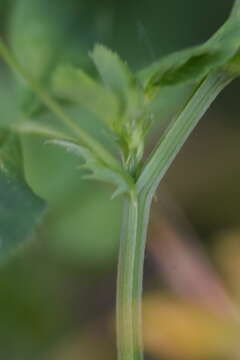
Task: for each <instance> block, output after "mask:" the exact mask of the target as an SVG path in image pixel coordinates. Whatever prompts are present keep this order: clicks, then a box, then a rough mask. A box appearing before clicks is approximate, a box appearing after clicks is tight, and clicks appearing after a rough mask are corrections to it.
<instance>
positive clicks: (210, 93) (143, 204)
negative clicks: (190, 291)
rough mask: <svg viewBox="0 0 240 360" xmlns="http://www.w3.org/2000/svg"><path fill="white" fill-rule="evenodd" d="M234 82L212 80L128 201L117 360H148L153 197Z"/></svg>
mask: <svg viewBox="0 0 240 360" xmlns="http://www.w3.org/2000/svg"><path fill="white" fill-rule="evenodd" d="M231 80H232V78H231V76H229V75H228V74H225V73H215V74H212V75H210V76H208V77H207V78H206V79H205V80H204V81H203V82H202V83H201V84H200V85H199V87H198V88H197V89H196V91H195V92H194V94H193V96H192V97H191V98H190V99H189V101H188V102H187V104H186V105H185V107H184V109H183V110H182V111H181V113H180V114H179V116H178V117H177V118H176V119H175V121H173V123H172V125H171V126H170V127H169V129H168V130H167V132H166V135H165V136H164V137H163V138H162V139H161V141H160V143H159V144H158V146H157V147H156V150H155V151H154V152H153V154H152V156H151V157H150V159H149V161H148V162H147V164H146V166H145V168H144V170H143V172H142V174H141V175H140V177H139V180H138V182H137V196H136V200H135V201H133V200H132V199H131V198H130V197H129V198H128V199H127V200H126V203H125V211H124V216H125V220H124V224H123V230H122V238H121V246H120V253H119V266H118V291H117V335H118V336H117V337H118V360H143V359H144V355H143V346H142V311H141V299H142V288H143V268H144V254H145V247H146V237H147V228H148V223H149V215H150V207H151V202H152V198H153V196H154V193H155V191H156V189H157V186H158V185H159V183H160V181H161V179H162V178H163V176H164V174H165V173H166V171H167V169H168V168H169V166H170V165H171V163H172V162H173V160H174V158H175V156H176V155H177V153H178V152H179V150H180V149H181V147H182V146H183V144H184V143H185V141H186V139H187V137H188V136H189V135H190V133H191V132H192V130H193V129H194V128H195V126H196V125H197V123H198V122H199V120H200V119H201V117H202V116H203V115H204V113H205V112H206V111H207V109H208V108H209V106H210V105H211V104H212V102H213V101H214V100H215V98H216V96H217V95H218V94H219V93H220V92H221V90H222V89H223V88H224V87H225V86H227V85H228V84H229V83H230V82H231Z"/></svg>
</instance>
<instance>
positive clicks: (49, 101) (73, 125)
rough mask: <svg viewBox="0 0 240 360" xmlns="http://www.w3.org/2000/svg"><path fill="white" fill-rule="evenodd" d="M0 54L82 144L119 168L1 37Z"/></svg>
mask: <svg viewBox="0 0 240 360" xmlns="http://www.w3.org/2000/svg"><path fill="white" fill-rule="evenodd" d="M0 55H1V56H2V57H3V59H4V61H5V62H6V64H7V65H8V66H9V67H10V69H11V70H12V71H13V72H15V73H16V74H17V75H18V76H20V77H21V78H22V79H23V80H24V81H25V82H26V83H27V85H28V86H29V87H30V89H32V90H33V91H34V92H35V93H36V94H37V95H38V96H39V98H40V99H41V100H42V102H43V103H44V104H45V105H46V106H47V107H48V108H49V109H50V110H51V112H52V113H53V114H54V115H56V116H57V117H58V119H59V120H61V121H62V123H64V124H65V125H67V126H68V128H69V129H71V130H72V131H73V133H74V134H75V135H76V136H78V137H79V139H80V140H81V142H82V144H84V145H85V146H87V147H88V148H90V149H91V150H93V151H94V153H95V154H98V156H99V157H100V158H101V159H102V160H103V161H104V162H105V163H107V164H109V165H110V166H114V167H116V168H119V164H118V162H117V160H116V159H115V158H114V156H112V154H111V153H110V152H108V151H107V150H106V149H105V148H104V147H103V146H102V145H101V144H100V143H99V142H97V140H95V139H94V138H92V137H91V136H90V135H89V134H88V133H86V132H85V131H84V130H83V129H81V128H80V127H79V126H78V124H77V122H75V121H74V120H73V119H72V118H71V117H69V116H68V114H67V113H66V112H64V111H63V109H62V107H61V106H60V105H59V104H58V103H57V102H56V101H54V99H53V98H51V96H49V95H48V93H47V92H46V91H45V90H44V89H43V88H42V87H41V86H40V85H39V83H38V82H37V81H36V80H34V79H33V78H32V76H31V75H30V74H29V73H28V72H27V71H26V70H25V69H24V67H23V66H22V65H21V64H19V62H18V61H17V60H16V58H15V57H14V56H13V55H12V54H11V52H10V51H9V49H8V48H7V46H6V45H5V44H4V43H3V41H1V39H0Z"/></svg>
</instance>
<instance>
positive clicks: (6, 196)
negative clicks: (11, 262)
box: [0, 170, 45, 263]
mask: <svg viewBox="0 0 240 360" xmlns="http://www.w3.org/2000/svg"><path fill="white" fill-rule="evenodd" d="M44 209H45V202H44V201H43V200H41V199H40V198H39V197H38V196H36V195H35V194H34V193H33V192H32V191H31V189H30V188H29V187H28V186H27V184H26V183H24V182H22V181H20V180H19V179H18V178H16V177H15V176H11V175H10V174H9V173H8V172H5V171H3V170H0V263H3V262H5V261H6V260H7V259H8V257H9V256H10V255H11V254H12V253H13V252H15V251H16V249H17V248H19V247H21V246H22V245H23V244H24V242H25V241H26V240H29V238H30V237H31V235H32V233H33V231H34V228H35V226H36V225H37V224H38V223H39V221H40V219H41V216H42V214H43V211H44Z"/></svg>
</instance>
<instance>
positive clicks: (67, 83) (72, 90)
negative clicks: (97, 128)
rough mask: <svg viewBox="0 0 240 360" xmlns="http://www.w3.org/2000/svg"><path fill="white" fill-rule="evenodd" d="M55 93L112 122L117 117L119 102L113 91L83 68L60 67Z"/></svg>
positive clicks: (109, 122) (54, 84) (53, 83)
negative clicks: (103, 85) (99, 82)
mask: <svg viewBox="0 0 240 360" xmlns="http://www.w3.org/2000/svg"><path fill="white" fill-rule="evenodd" d="M52 88H53V89H52V90H53V93H54V95H57V96H60V97H61V98H63V99H64V100H68V101H71V102H73V103H76V104H79V105H81V106H83V107H84V108H86V109H88V110H90V111H91V112H93V113H94V114H96V115H97V117H98V118H100V119H101V120H103V121H105V122H106V123H107V124H110V125H111V123H112V122H113V121H114V119H116V118H117V116H118V112H119V104H118V100H117V98H116V96H115V95H114V94H113V92H111V91H109V90H108V89H106V88H104V87H102V86H101V85H100V84H98V83H97V82H96V81H95V80H93V79H92V78H91V77H90V76H88V75H87V74H86V73H84V72H83V71H82V70H80V69H77V68H74V67H71V66H61V67H59V68H58V69H57V70H56V71H55V73H54V76H53V80H52Z"/></svg>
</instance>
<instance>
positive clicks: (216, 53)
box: [138, 17, 240, 90]
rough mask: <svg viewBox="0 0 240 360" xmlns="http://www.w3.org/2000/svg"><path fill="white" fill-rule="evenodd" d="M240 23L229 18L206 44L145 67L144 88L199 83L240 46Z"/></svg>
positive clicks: (140, 75)
mask: <svg viewBox="0 0 240 360" xmlns="http://www.w3.org/2000/svg"><path fill="white" fill-rule="evenodd" d="M239 39H240V22H239V19H238V18H237V17H234V18H232V19H229V20H228V21H227V22H226V23H225V24H224V25H223V26H222V27H221V28H220V30H219V31H217V33H216V34H214V35H213V36H212V38H210V40H208V41H207V42H206V43H205V44H203V45H200V46H195V47H192V48H190V49H186V50H182V51H179V52H176V53H173V54H170V55H169V56H166V57H165V58H163V59H161V60H160V61H157V62H155V63H153V64H152V65H151V66H149V67H147V68H145V69H143V70H142V71H141V72H140V73H139V74H138V77H139V79H140V81H141V82H142V84H143V86H144V88H145V89H147V90H150V89H151V88H153V87H163V86H171V85H176V84H179V83H182V82H197V81H199V80H201V79H202V78H204V76H206V75H207V74H208V73H209V72H210V71H212V70H215V69H217V68H219V67H221V66H223V65H225V64H226V63H227V62H228V61H229V60H230V59H231V58H233V57H234V55H235V54H236V52H237V51H238V50H239V47H240V40H239Z"/></svg>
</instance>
